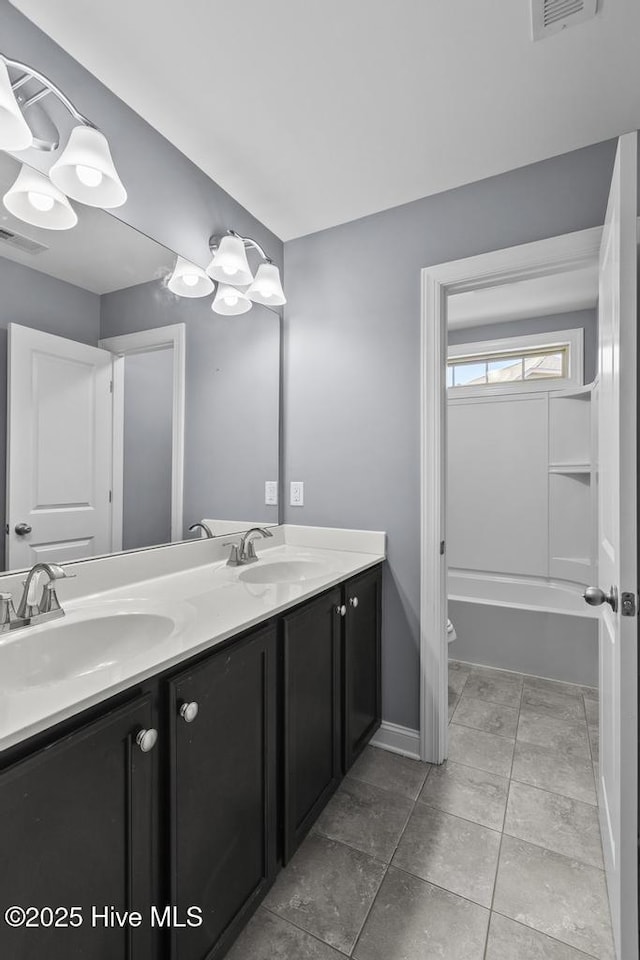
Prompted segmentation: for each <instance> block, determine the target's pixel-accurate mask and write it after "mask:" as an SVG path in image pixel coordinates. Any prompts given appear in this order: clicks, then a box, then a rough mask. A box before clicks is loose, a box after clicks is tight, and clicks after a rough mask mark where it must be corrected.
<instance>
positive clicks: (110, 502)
mask: <svg viewBox="0 0 640 960" xmlns="http://www.w3.org/2000/svg"><path fill="white" fill-rule="evenodd" d="M109 503H111V490H109Z"/></svg>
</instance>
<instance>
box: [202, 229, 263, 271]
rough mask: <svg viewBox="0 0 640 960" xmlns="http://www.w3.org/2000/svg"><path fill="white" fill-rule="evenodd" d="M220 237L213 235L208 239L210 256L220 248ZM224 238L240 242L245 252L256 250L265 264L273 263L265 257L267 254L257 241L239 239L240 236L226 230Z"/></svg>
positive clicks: (247, 238) (246, 238) (248, 238)
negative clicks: (234, 238) (232, 238)
mask: <svg viewBox="0 0 640 960" xmlns="http://www.w3.org/2000/svg"><path fill="white" fill-rule="evenodd" d="M222 236H223V235H221V234H214V235H213V236H211V237H209V250H210V251H211V253H212V254H214V253H215V252H216V250H217V249H218V247H219V246H220V241H221V240H222ZM226 236H227V237H237V238H238V240H242V242H243V243H244V246H245V249H246V250H256V251H257V252H258V253H259V254H260V256H261V257H262V259H263V260H264V261H265V263H273V260H272V259H271V257H269V256H267V254H266V253H265V252H264V248H263V247H261V246H260V244H259V243H258V241H257V240H253V239H252V238H251V237H241V236H240V234H239V233H236V231H235V230H227V233H226Z"/></svg>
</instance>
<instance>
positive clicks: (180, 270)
mask: <svg viewBox="0 0 640 960" xmlns="http://www.w3.org/2000/svg"><path fill="white" fill-rule="evenodd" d="M167 286H168V287H169V290H171V292H172V293H175V294H177V295H178V296H179V297H206V296H207V294H209V293H212V292H213V280H212V279H211V278H210V277H208V276H207V275H206V273H205V272H204V270H203V269H202V267H197V266H196V265H195V263H189V261H188V260H184V259H183V258H182V257H178V259H177V260H176V265H175V267H174V268H173V273H172V274H171V276H170V277H169V282H168V284H167Z"/></svg>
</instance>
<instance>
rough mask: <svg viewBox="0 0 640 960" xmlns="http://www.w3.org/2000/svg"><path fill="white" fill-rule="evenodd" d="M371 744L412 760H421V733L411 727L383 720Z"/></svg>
mask: <svg viewBox="0 0 640 960" xmlns="http://www.w3.org/2000/svg"><path fill="white" fill-rule="evenodd" d="M370 743H371V746H372V747H381V748H382V749H383V750H388V751H389V752H390V753H400V754H402V756H403V757H411V759H412V760H419V759H420V733H419V732H418V731H417V730H412V729H411V728H410V727H401V726H400V725H399V724H397V723H388V722H387V721H386V720H383V721H382V723H381V724H380V729H379V730H378V731H377V733H376V735H375V736H374V737H373V739H372V740H371V741H370Z"/></svg>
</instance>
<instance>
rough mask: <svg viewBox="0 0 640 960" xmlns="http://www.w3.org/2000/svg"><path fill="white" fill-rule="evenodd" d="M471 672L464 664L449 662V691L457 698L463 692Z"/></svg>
mask: <svg viewBox="0 0 640 960" xmlns="http://www.w3.org/2000/svg"><path fill="white" fill-rule="evenodd" d="M470 672H471V667H468V666H467V665H466V664H462V663H458V662H457V661H455V660H450V661H449V690H453V691H455V693H457V694H458V696H459V695H460V694H461V693H462V691H463V690H464V687H465V684H466V682H467V679H468V677H469V673H470Z"/></svg>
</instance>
